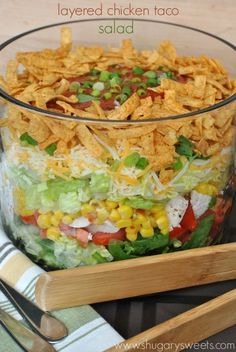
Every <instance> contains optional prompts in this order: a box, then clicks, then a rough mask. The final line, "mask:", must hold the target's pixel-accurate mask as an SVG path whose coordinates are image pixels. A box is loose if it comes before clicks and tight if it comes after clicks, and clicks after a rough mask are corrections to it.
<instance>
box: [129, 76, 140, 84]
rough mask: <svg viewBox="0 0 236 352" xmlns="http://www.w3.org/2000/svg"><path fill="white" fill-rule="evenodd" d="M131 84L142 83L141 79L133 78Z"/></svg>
mask: <svg viewBox="0 0 236 352" xmlns="http://www.w3.org/2000/svg"><path fill="white" fill-rule="evenodd" d="M131 82H133V83H137V82H141V78H139V77H133V78H132V79H131Z"/></svg>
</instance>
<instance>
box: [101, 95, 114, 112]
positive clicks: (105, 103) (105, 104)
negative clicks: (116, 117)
mask: <svg viewBox="0 0 236 352" xmlns="http://www.w3.org/2000/svg"><path fill="white" fill-rule="evenodd" d="M100 106H101V108H102V109H103V110H112V109H114V97H112V98H110V99H108V100H105V99H101V103H100Z"/></svg>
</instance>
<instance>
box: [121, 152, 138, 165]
mask: <svg viewBox="0 0 236 352" xmlns="http://www.w3.org/2000/svg"><path fill="white" fill-rule="evenodd" d="M139 160H140V155H139V153H138V152H134V153H132V154H130V155H128V156H127V157H126V158H125V159H124V164H125V166H127V167H131V166H135V165H136V164H137V163H138V161H139Z"/></svg>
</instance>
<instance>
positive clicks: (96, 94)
mask: <svg viewBox="0 0 236 352" xmlns="http://www.w3.org/2000/svg"><path fill="white" fill-rule="evenodd" d="M100 94H101V92H100V90H99V89H94V90H93V91H92V93H91V95H92V96H93V97H98V96H99V95H100Z"/></svg>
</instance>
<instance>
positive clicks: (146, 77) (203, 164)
mask: <svg viewBox="0 0 236 352" xmlns="http://www.w3.org/2000/svg"><path fill="white" fill-rule="evenodd" d="M71 38H72V35H71V32H70V29H69V28H62V32H61V46H60V47H59V48H58V49H44V50H42V51H38V52H20V53H17V55H16V58H15V59H14V60H11V61H9V64H8V67H7V72H6V75H5V77H2V78H1V81H0V82H1V86H2V87H3V88H4V89H5V90H6V91H7V92H8V93H9V94H10V95H11V96H13V97H14V98H16V99H18V100H20V101H23V102H24V103H27V104H30V105H31V106H33V107H36V108H41V109H44V110H45V109H46V110H48V111H51V112H56V113H64V114H66V115H67V116H68V115H69V116H70V117H71V118H69V119H68V118H67V119H66V118H65V119H60V120H59V119H56V118H52V117H47V116H45V115H40V114H39V113H37V112H32V111H30V110H26V109H23V108H20V107H16V106H15V105H13V104H9V106H8V107H7V111H6V116H5V117H4V118H2V119H1V120H0V126H2V129H1V130H2V140H3V145H4V149H5V153H4V155H3V156H2V178H1V184H2V185H1V192H2V194H3V195H2V197H3V198H5V199H8V202H7V206H6V205H5V206H4V204H3V205H2V212H3V213H8V216H7V218H8V220H9V221H8V222H9V223H8V225H9V226H10V227H11V231H12V234H13V236H14V237H15V239H18V240H20V241H21V244H22V245H23V247H24V248H25V250H26V252H27V253H29V254H31V255H32V256H33V257H34V258H35V260H38V261H39V260H42V261H43V262H44V263H45V264H47V265H48V266H50V267H59V268H67V267H76V266H79V265H86V264H96V263H103V262H109V261H113V260H122V259H128V258H136V257H140V256H145V255H151V254H157V253H166V252H173V251H178V250H182V249H188V248H196V247H201V246H204V245H208V244H211V243H215V242H216V241H217V240H218V239H219V236H220V232H221V229H222V224H223V220H224V217H225V214H226V213H227V212H228V211H229V209H230V207H231V197H229V198H227V196H225V194H226V193H227V188H228V187H229V184H230V183H232V178H231V173H232V170H230V165H231V164H232V154H233V118H234V114H235V105H233V104H230V105H229V106H227V105H225V106H223V107H222V108H219V109H218V110H217V109H215V110H213V111H209V112H207V113H204V114H201V115H197V116H196V115H195V116H192V117H187V118H186V117H184V118H182V117H181V118H178V119H176V118H175V119H165V117H168V116H176V115H179V114H185V113H189V112H192V111H196V110H199V109H203V108H206V107H208V106H210V105H213V104H216V103H218V102H220V101H222V100H224V99H226V98H228V97H229V96H231V95H232V94H233V93H234V92H235V87H236V84H235V81H233V80H231V79H230V78H229V76H228V74H227V72H226V70H225V69H224V67H223V66H222V65H221V64H220V63H219V62H218V61H217V60H216V59H213V58H209V57H206V56H204V55H201V56H199V57H184V56H179V55H177V53H176V50H175V48H174V47H173V45H172V44H171V43H170V42H168V41H166V42H162V43H161V44H160V45H159V47H158V48H157V49H153V50H142V51H138V50H136V49H135V48H134V47H133V45H132V42H131V40H130V39H127V40H124V41H123V42H122V43H121V47H120V48H108V49H105V48H102V47H84V46H78V47H73V46H72V39H71ZM80 118H90V119H93V120H94V121H93V123H92V122H91V121H90V122H88V121H87V122H85V121H81V119H80ZM153 118H155V121H154V120H153V121H152V120H151V119H153ZM157 118H158V119H159V120H158V121H156V119H157ZM143 120H148V121H146V123H143ZM121 121H122V122H121ZM108 122H110V123H108ZM120 122H121V123H120ZM134 122H136V123H134ZM11 199H12V202H11Z"/></svg>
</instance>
